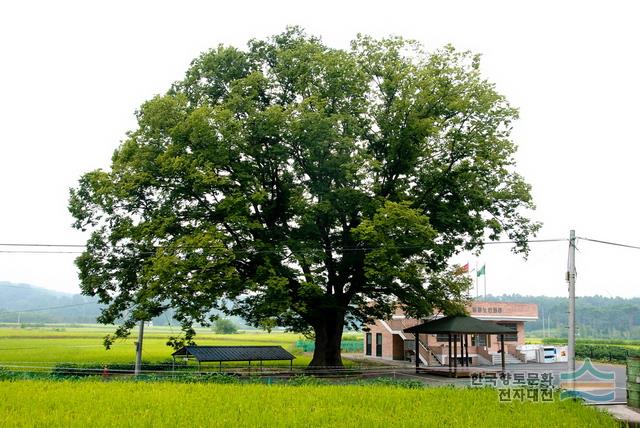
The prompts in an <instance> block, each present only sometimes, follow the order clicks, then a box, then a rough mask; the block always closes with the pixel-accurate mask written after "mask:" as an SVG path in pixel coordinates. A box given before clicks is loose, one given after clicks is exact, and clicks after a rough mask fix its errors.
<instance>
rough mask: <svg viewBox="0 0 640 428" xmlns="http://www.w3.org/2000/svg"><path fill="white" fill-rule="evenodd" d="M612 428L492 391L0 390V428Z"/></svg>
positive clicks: (594, 417) (32, 386)
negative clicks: (507, 400)
mask: <svg viewBox="0 0 640 428" xmlns="http://www.w3.org/2000/svg"><path fill="white" fill-rule="evenodd" d="M185 425H187V426H196V427H201V426H207V427H209V426H211V427H218V426H219V427H237V426H242V427H271V426H287V427H299V426H304V427H336V426H372V427H385V426H403V427H414V426H415V427H422V426H435V427H451V426H456V427H458V426H460V427H465V426H492V427H531V426H580V427H615V426H618V425H617V423H616V422H615V420H614V419H612V418H611V417H610V416H608V415H607V414H605V413H604V412H602V411H599V410H598V409H595V408H593V407H586V406H583V405H581V404H580V403H579V402H575V401H555V402H553V403H546V404H542V403H534V402H526V401H525V402H511V403H500V401H499V399H498V392H497V391H496V390H493V389H463V388H452V387H446V388H425V389H409V388H397V387H389V386H371V385H367V386H361V385H352V386H344V385H308V384H305V383H304V382H303V384H302V385H300V386H289V385H253V384H252V385H238V384H216V383H214V384H212V383H195V384H194V383H189V384H188V383H170V382H156V383H148V382H101V381H74V382H71V381H41V380H32V381H10V382H6V381H4V382H0V426H2V427H27V426H29V427H31V426H47V427H62V426H64V427H87V426H90V427H112V426H118V427H162V426H169V427H175V426H185Z"/></svg>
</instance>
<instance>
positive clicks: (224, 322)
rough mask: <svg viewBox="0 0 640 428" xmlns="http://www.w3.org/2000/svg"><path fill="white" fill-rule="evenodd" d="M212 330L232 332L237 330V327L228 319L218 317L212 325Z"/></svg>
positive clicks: (220, 332) (221, 332) (224, 332)
mask: <svg viewBox="0 0 640 428" xmlns="http://www.w3.org/2000/svg"><path fill="white" fill-rule="evenodd" d="M213 331H215V332H216V333H218V334H234V333H237V332H238V327H237V326H236V325H235V324H234V323H233V321H231V320H229V319H226V318H218V319H217V320H216V322H215V324H214V326H213Z"/></svg>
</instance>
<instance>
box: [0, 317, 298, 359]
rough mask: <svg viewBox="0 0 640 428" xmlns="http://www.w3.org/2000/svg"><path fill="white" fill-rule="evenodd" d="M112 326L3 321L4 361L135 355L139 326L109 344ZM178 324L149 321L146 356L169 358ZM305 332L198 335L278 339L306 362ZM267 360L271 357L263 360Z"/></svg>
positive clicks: (205, 339) (234, 340)
mask: <svg viewBox="0 0 640 428" xmlns="http://www.w3.org/2000/svg"><path fill="white" fill-rule="evenodd" d="M113 330H114V328H110V327H106V326H97V325H84V326H56V325H49V326H40V327H35V328H20V326H10V327H9V326H3V327H0V365H4V366H9V365H25V366H43V367H47V366H52V365H56V364H65V363H67V364H96V365H100V366H104V365H107V366H108V365H109V364H122V363H132V362H133V361H135V346H134V342H135V341H136V340H137V337H136V334H135V333H137V332H133V334H132V335H131V336H130V337H128V338H127V339H125V340H120V341H118V342H116V343H115V344H114V345H113V346H112V348H111V349H109V350H106V349H105V348H104V346H103V345H102V341H103V338H104V336H105V335H106V334H108V333H112V332H113ZM178 332H179V331H178V330H177V329H175V328H174V329H170V328H168V327H146V328H145V333H144V340H143V354H142V355H143V361H144V362H145V363H147V364H156V363H162V362H168V361H171V353H172V352H173V349H172V348H170V347H168V346H167V345H166V342H167V340H168V338H169V336H172V335H177V334H178ZM299 339H301V336H300V335H298V334H293V333H284V332H277V331H274V332H271V333H267V332H260V331H241V332H239V333H237V334H215V333H213V332H212V331H211V330H206V329H201V330H199V331H198V334H197V336H196V342H197V344H199V345H280V346H282V347H283V348H285V349H287V350H289V351H290V352H292V353H294V355H296V359H295V360H294V365H298V366H306V365H307V364H308V363H309V361H310V355H308V354H307V355H305V354H303V353H302V352H301V351H298V350H296V349H295V342H296V341H297V340H299ZM285 363H286V365H288V362H278V364H285ZM265 364H267V363H265Z"/></svg>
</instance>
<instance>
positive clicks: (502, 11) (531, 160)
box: [0, 0, 640, 297]
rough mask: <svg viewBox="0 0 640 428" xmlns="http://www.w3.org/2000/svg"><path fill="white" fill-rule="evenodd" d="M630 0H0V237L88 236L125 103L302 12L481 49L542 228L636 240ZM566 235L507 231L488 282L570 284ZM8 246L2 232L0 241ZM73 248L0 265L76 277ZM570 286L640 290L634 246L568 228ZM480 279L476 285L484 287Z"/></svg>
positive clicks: (55, 283)
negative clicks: (90, 186) (82, 207)
mask: <svg viewBox="0 0 640 428" xmlns="http://www.w3.org/2000/svg"><path fill="white" fill-rule="evenodd" d="M635 3H636V2H631V1H626V2H622V1H606V2H604V1H602V2H585V1H580V2H570V1H562V2H558V1H535V2H533V1H529V2H524V1H521V2H513V1H482V2H478V1H447V2H442V1H437V2H436V1H415V2H411V1H394V2H390V1H386V2H377V1H351V2H347V1H340V2H337V1H328V0H325V1H322V2H304V1H271V2H264V1H244V2H219V3H218V2H211V1H208V2H207V1H200V2H199V1H180V2H166V1H118V0H116V1H109V2H86V1H77V2H72V1H65V0H59V1H56V2H48V1H24V0H22V1H20V2H2V3H1V4H0V61H1V66H0V244H7V243H51V244H83V243H84V242H85V240H86V236H85V235H83V234H82V233H80V232H78V231H75V230H74V229H73V228H72V227H71V223H72V218H71V216H70V215H69V213H68V211H67V202H68V192H69V188H71V187H73V186H74V185H75V184H76V183H77V180H78V179H79V177H80V176H81V175H82V174H83V173H85V172H88V171H91V170H93V169H96V168H108V166H109V163H110V159H111V155H112V153H113V151H114V149H115V148H116V147H117V146H118V145H119V144H120V142H121V141H122V139H123V138H124V136H125V133H126V132H127V131H128V130H132V129H134V128H135V120H134V119H135V118H134V112H135V110H136V109H137V108H138V107H139V106H140V104H142V103H143V102H144V101H145V100H147V99H149V98H151V97H153V96H154V95H155V94H161V93H164V92H165V91H166V90H167V89H168V88H169V86H170V84H171V83H172V82H174V81H176V80H179V79H181V78H182V77H183V75H184V73H185V71H186V69H187V67H188V65H189V63H190V61H191V60H192V59H193V58H195V57H196V56H197V55H198V54H199V53H201V52H203V51H206V50H207V49H210V48H213V47H216V46H217V45H218V44H224V45H233V46H236V47H240V48H243V47H244V46H245V45H246V42H247V41H248V40H249V39H251V38H258V39H260V38H265V37H268V36H270V35H273V34H277V33H279V32H281V31H283V30H284V28H285V26H286V25H300V26H302V27H304V28H305V29H306V30H307V32H308V33H310V34H314V35H318V36H321V37H322V39H323V40H324V41H325V42H326V43H327V44H328V45H330V46H332V47H336V48H346V47H347V46H348V44H349V41H350V40H352V39H353V38H354V37H355V35H356V34H357V33H364V34H369V35H372V36H376V37H383V36H387V35H392V34H393V35H401V36H403V37H406V38H412V39H416V40H418V41H420V42H422V43H423V44H424V45H425V47H426V48H427V49H429V50H433V49H437V48H439V47H441V46H443V45H445V44H447V43H451V44H453V45H454V46H455V47H456V48H457V49H460V50H471V51H473V52H475V53H480V54H482V71H483V74H484V76H485V77H486V78H487V79H489V80H490V81H492V82H494V83H495V84H496V87H497V89H498V91H499V92H501V93H502V94H504V95H505V96H506V97H507V99H508V100H509V101H510V103H511V104H512V105H514V106H517V107H518V108H519V109H520V119H519V120H518V121H517V122H516V124H515V127H514V131H513V134H512V138H513V140H514V141H515V142H516V143H517V144H518V146H519V151H518V153H517V155H516V159H517V161H518V168H517V170H518V172H519V173H521V174H522V175H523V176H524V177H525V178H526V180H527V181H528V182H529V183H530V184H531V185H532V186H533V196H534V200H535V202H536V204H537V210H536V211H535V212H534V213H533V214H532V217H533V218H534V219H536V220H539V221H541V222H543V223H544V226H543V228H542V229H541V231H540V233H539V234H538V238H568V236H569V230H570V229H575V230H576V234H577V235H578V236H579V237H588V238H595V239H601V240H606V241H614V242H621V243H628V244H634V245H640V228H638V227H636V223H637V222H636V218H637V214H638V211H639V208H640V201H639V199H638V197H637V193H638V190H637V189H638V183H639V182H640V168H637V167H636V164H637V163H638V159H639V157H640V156H639V155H640V147H639V145H638V133H637V123H638V113H639V112H640V108H639V106H638V100H640V83H638V82H639V80H638V76H640V57H639V56H638V54H637V53H638V42H639V41H640V26H638V25H637V17H638V16H639V14H638V12H639V10H638V9H640V6H637V5H636V4H635ZM567 249H568V244H567V242H556V243H540V244H533V245H532V251H531V254H530V255H529V257H528V259H527V260H526V261H525V260H524V259H523V258H522V257H521V256H517V255H513V254H511V253H510V248H509V246H508V245H495V246H490V247H487V248H486V249H485V251H483V253H482V254H480V255H479V256H478V257H476V256H474V255H471V254H461V255H459V256H457V257H456V258H455V259H454V260H452V262H456V263H460V264H465V263H467V262H469V263H470V264H471V267H472V268H473V267H475V264H476V263H478V264H479V265H483V264H486V266H487V267H486V272H487V276H486V286H487V292H488V293H491V294H503V293H507V294H512V293H519V294H529V295H550V296H565V295H567V285H566V283H565V281H564V275H565V271H566V264H567ZM7 250H15V248H11V247H6V246H0V251H7ZM75 256H76V255H74V254H53V255H52V254H46V255H42V254H11V253H0V281H12V282H23V283H30V284H34V285H37V286H41V287H45V288H50V289H55V290H59V291H65V292H70V293H73V292H78V291H79V288H78V279H77V271H76V268H75V266H74V264H73V259H74V257H75ZM576 260H577V261H576V264H577V269H578V277H577V286H576V287H577V288H576V290H577V291H576V292H577V294H578V295H595V294H599V295H603V296H623V297H640V291H639V290H640V276H639V275H637V274H636V273H635V268H636V267H637V266H638V265H640V263H639V262H640V250H634V249H625V248H620V247H613V246H607V245H603V244H596V243H592V242H588V241H584V240H579V241H578V253H577V257H576ZM483 280H484V278H482V277H481V278H480V288H481V290H480V292H481V293H483V292H484V289H483V288H484V283H483Z"/></svg>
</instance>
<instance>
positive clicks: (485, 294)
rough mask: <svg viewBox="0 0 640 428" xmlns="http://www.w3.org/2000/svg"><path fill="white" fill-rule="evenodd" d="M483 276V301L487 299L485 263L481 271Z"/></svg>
mask: <svg viewBox="0 0 640 428" xmlns="http://www.w3.org/2000/svg"><path fill="white" fill-rule="evenodd" d="M482 275H483V276H484V301H485V302H486V301H487V264H486V263H485V264H484V270H483V271H482Z"/></svg>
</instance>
